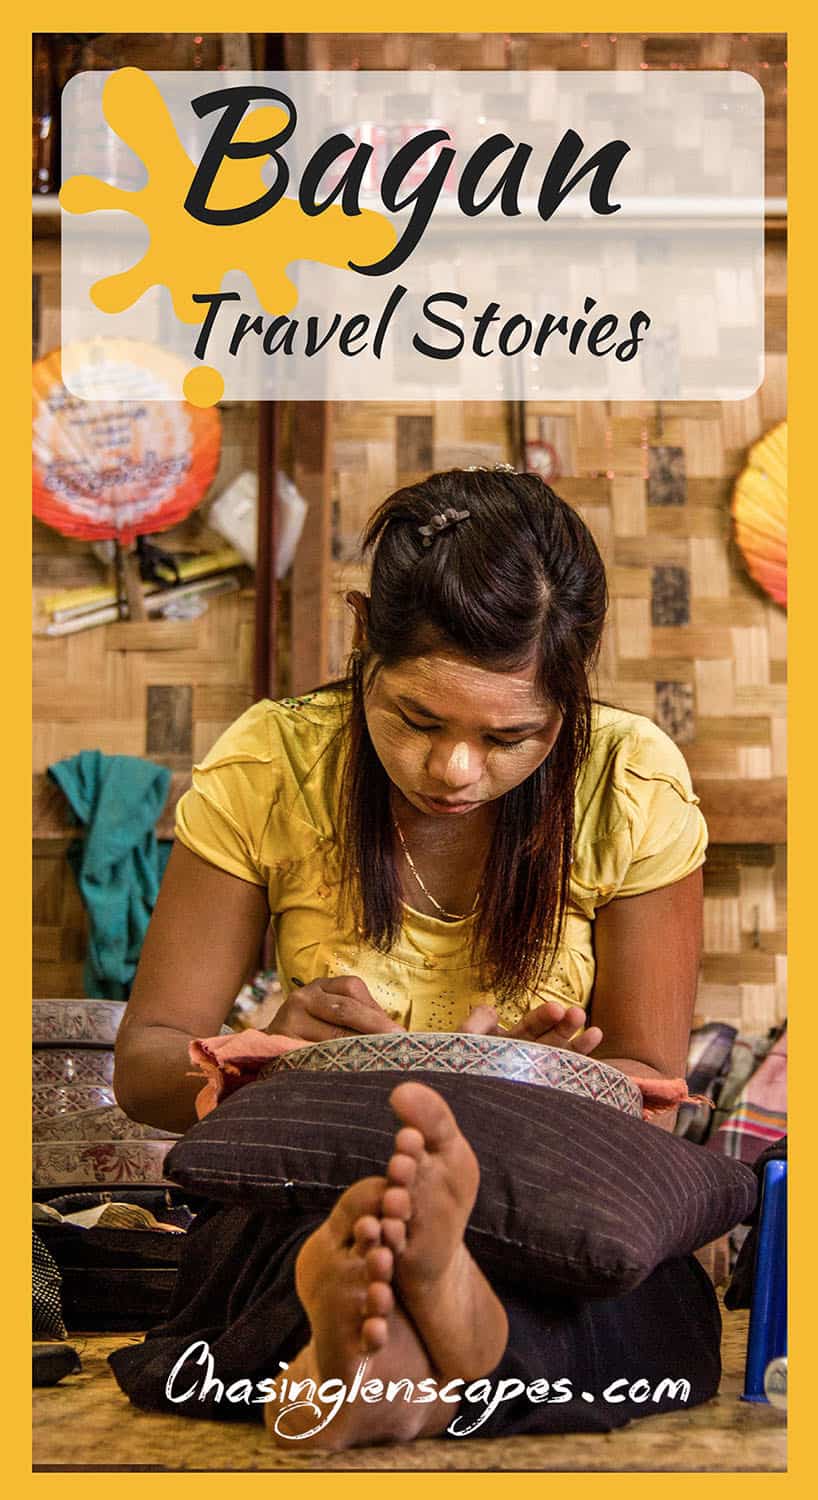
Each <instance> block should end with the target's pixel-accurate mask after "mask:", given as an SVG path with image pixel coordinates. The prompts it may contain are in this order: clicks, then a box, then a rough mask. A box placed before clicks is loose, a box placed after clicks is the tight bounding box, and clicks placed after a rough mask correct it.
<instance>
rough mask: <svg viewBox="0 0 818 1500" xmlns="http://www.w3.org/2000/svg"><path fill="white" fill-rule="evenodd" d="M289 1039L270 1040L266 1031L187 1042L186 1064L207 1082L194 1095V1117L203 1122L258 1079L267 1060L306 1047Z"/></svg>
mask: <svg viewBox="0 0 818 1500" xmlns="http://www.w3.org/2000/svg"><path fill="white" fill-rule="evenodd" d="M307 1046H309V1043H308V1042H302V1041H298V1040H296V1039H294V1038H293V1037H289V1036H270V1035H268V1033H267V1032H266V1031H255V1030H253V1029H252V1028H248V1029H247V1031H234V1032H233V1034H232V1035H231V1036H209V1037H205V1038H200V1039H198V1040H197V1041H195V1042H191V1043H190V1046H189V1047H188V1056H189V1057H190V1061H191V1062H192V1063H195V1064H196V1070H197V1072H199V1073H203V1074H204V1076H205V1078H206V1079H207V1082H206V1084H205V1086H204V1088H203V1089H200V1090H199V1093H198V1094H197V1095H196V1116H197V1118H198V1119H199V1120H203V1119H204V1117H205V1115H209V1114H210V1111H211V1110H212V1109H215V1108H216V1105H217V1104H220V1103H221V1101H222V1099H226V1098H227V1097H228V1096H229V1095H230V1094H234V1093H235V1092H236V1089H240V1088H242V1087H243V1085H244V1084H245V1083H252V1082H253V1080H254V1079H255V1078H257V1077H258V1075H259V1073H260V1071H261V1069H262V1068H263V1067H264V1064H265V1063H267V1062H269V1061H270V1058H271V1057H280V1056H281V1054H282V1053H283V1052H293V1051H294V1050H295V1048H297V1047H307Z"/></svg>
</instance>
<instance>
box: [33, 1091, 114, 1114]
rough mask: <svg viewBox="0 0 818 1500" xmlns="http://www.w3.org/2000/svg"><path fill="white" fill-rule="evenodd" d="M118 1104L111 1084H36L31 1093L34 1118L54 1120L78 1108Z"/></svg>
mask: <svg viewBox="0 0 818 1500" xmlns="http://www.w3.org/2000/svg"><path fill="white" fill-rule="evenodd" d="M115 1105H116V1099H115V1098H114V1091H113V1089H112V1088H111V1086H110V1084H107V1085H106V1084H98V1083H69V1084H67V1085H65V1086H64V1087H62V1088H60V1087H50V1086H49V1085H43V1084H36V1085H35V1087H34V1088H33V1090H32V1094H31V1112H32V1115H33V1116H34V1119H35V1120H37V1119H42V1120H53V1119H55V1118H58V1117H62V1116H64V1115H68V1114H75V1113H76V1112H77V1111H78V1110H79V1111H84V1110H89V1109H105V1108H113V1107H115Z"/></svg>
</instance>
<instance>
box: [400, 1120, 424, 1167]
mask: <svg viewBox="0 0 818 1500" xmlns="http://www.w3.org/2000/svg"><path fill="white" fill-rule="evenodd" d="M424 1146H425V1142H424V1139H423V1136H422V1135H421V1133H420V1131H419V1130H415V1127H414V1125H404V1126H403V1128H402V1129H401V1130H399V1131H398V1133H397V1135H396V1136H395V1150H396V1151H399V1152H400V1153H401V1155H403V1156H413V1157H414V1158H415V1160H417V1159H418V1157H419V1156H421V1155H422V1154H423V1149H424Z"/></svg>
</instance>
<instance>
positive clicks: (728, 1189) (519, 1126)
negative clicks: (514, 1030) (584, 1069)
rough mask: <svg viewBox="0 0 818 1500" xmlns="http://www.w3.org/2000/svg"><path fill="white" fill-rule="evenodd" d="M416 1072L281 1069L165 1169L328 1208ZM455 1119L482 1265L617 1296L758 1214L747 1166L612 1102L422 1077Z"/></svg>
mask: <svg viewBox="0 0 818 1500" xmlns="http://www.w3.org/2000/svg"><path fill="white" fill-rule="evenodd" d="M406 1076H407V1075H406V1074H405V1073H396V1072H373V1073H356V1074H349V1073H331V1072H326V1073H318V1072H315V1073H312V1072H301V1071H296V1070H293V1071H290V1070H282V1071H281V1072H280V1073H277V1074H275V1075H274V1076H272V1077H270V1078H268V1079H264V1080H259V1081H257V1082H255V1083H251V1084H248V1085H247V1086H246V1087H245V1088H243V1089H240V1090H239V1091H238V1092H237V1093H236V1094H234V1095H233V1096H232V1097H231V1098H229V1099H227V1100H226V1101H225V1102H224V1103H223V1104H221V1105H219V1107H218V1109H216V1110H214V1111H213V1112H212V1113H211V1114H210V1115H208V1116H206V1118H205V1119H204V1120H202V1121H200V1122H199V1124H197V1125H194V1126H193V1128H192V1129H191V1130H189V1131H188V1133H187V1135H185V1136H183V1138H182V1139H181V1140H180V1141H177V1143H176V1144H175V1146H174V1147H173V1149H172V1150H171V1153H170V1155H169V1156H168V1157H167V1159H166V1162H165V1170H166V1173H167V1176H168V1177H170V1178H171V1180H172V1181H174V1182H177V1183H179V1184H180V1185H181V1186H182V1187H185V1188H187V1189H189V1190H191V1191H193V1192H196V1193H201V1194H205V1195H207V1196H209V1197H212V1198H216V1199H219V1200H221V1201H224V1202H229V1201H234V1200H239V1201H243V1202H251V1203H258V1204H267V1205H271V1206H273V1207H276V1206H278V1207H280V1208H281V1210H282V1214H284V1213H286V1214H287V1215H288V1216H289V1212H290V1211H295V1212H302V1211H303V1212H304V1213H315V1211H316V1209H319V1210H323V1209H324V1208H326V1209H327V1210H328V1209H329V1208H330V1207H331V1205H332V1203H333V1202H334V1201H335V1199H336V1198H337V1196H338V1194H339V1193H340V1192H341V1191H342V1190H343V1189H344V1188H345V1187H348V1186H349V1184H350V1183H352V1182H356V1181H357V1180H358V1178H360V1177H368V1176H373V1175H380V1174H381V1173H383V1171H384V1169H385V1166H386V1162H387V1160H388V1158H389V1156H390V1154H391V1151H392V1142H393V1138H394V1134H395V1130H396V1129H397V1128H398V1121H397V1119H396V1117H395V1115H394V1113H393V1111H392V1109H391V1108H390V1106H389V1094H390V1093H391V1091H392V1089H393V1088H394V1087H395V1085H396V1084H398V1083H401V1082H405V1081H406ZM411 1076H412V1079H413V1080H414V1081H417V1082H424V1083H428V1084H430V1085H431V1086H432V1087H433V1088H435V1089H436V1090H437V1091H438V1093H440V1094H442V1096H443V1097H444V1099H446V1101H447V1102H448V1104H449V1105H450V1107H451V1109H452V1110H453V1112H454V1114H455V1116H456V1118H457V1120H458V1123H459V1125H460V1128H461V1130H462V1131H463V1133H464V1135H465V1136H466V1137H467V1138H468V1140H469V1141H470V1142H471V1145H472V1147H473V1149H474V1151H475V1153H476V1155H477V1158H478V1161H479V1163H480V1169H481V1183H480V1192H479V1195H478V1198H477V1202H476V1204H475V1206H474V1210H473V1212H472V1216H471V1219H470V1222H469V1228H468V1230H467V1236H466V1238H467V1243H468V1245H469V1247H470V1249H471V1250H472V1252H473V1253H474V1255H475V1257H476V1259H477V1260H478V1261H479V1262H480V1264H481V1265H483V1266H484V1268H495V1267H496V1268H497V1269H498V1270H499V1271H502V1272H506V1273H509V1274H511V1275H514V1276H515V1277H516V1276H517V1275H518V1274H523V1273H524V1274H526V1275H529V1276H534V1277H536V1278H538V1282H539V1284H542V1285H543V1286H547V1288H548V1289H549V1290H559V1291H565V1292H572V1293H582V1294H583V1295H586V1296H599V1297H610V1296H615V1295H617V1294H618V1293H620V1292H625V1291H629V1290H630V1289H631V1288H632V1287H635V1286H637V1285H638V1283H639V1282H640V1281H642V1280H643V1279H644V1277H646V1276H647V1275H649V1273H650V1272H651V1271H652V1270H653V1269H654V1267H656V1266H657V1265H659V1264H660V1263H661V1262H662V1261H664V1260H667V1259H668V1258H669V1257H671V1256H678V1255H684V1254H687V1253H689V1252H690V1251H692V1250H696V1249H698V1248H699V1246H701V1245H704V1244H707V1242H708V1241H710V1240H713V1239H716V1238H717V1237H718V1236H719V1235H721V1234H724V1233H725V1232H726V1231H727V1230H728V1229H731V1228H732V1227H733V1225H734V1224H738V1223H740V1222H741V1221H742V1220H743V1219H745V1218H746V1216H747V1214H748V1213H750V1212H751V1210H752V1207H753V1204H754V1202H755V1196H756V1179H755V1176H754V1174H753V1172H752V1171H751V1169H750V1168H749V1167H746V1166H744V1165H743V1164H742V1163H740V1162H736V1161H731V1160H729V1159H727V1158H723V1157H718V1156H715V1155H714V1154H713V1153H712V1152H709V1151H705V1150H703V1148H702V1147H700V1146H694V1145H691V1144H690V1142H688V1141H684V1140H678V1139H676V1138H675V1137H674V1136H672V1135H669V1134H668V1133H667V1132H666V1131H664V1130H660V1129H659V1128H658V1127H657V1126H656V1125H649V1124H646V1123H644V1122H643V1121H641V1120H635V1119H632V1118H630V1117H628V1116H627V1115H624V1114H621V1113H620V1112H619V1111H617V1110H615V1109H612V1108H610V1107H609V1106H608V1105H606V1104H598V1103H593V1102H591V1101H589V1100H587V1099H582V1098H577V1097H576V1096H575V1095H572V1094H569V1093H564V1092H562V1091H561V1090H558V1089H550V1088H542V1087H538V1086H536V1085H534V1084H528V1083H518V1082H511V1081H509V1080H506V1079H501V1078H481V1077H474V1076H470V1075H467V1074H461V1075H449V1074H445V1073H437V1072H436V1073H425V1072H424V1073H421V1072H413V1073H412V1075H411Z"/></svg>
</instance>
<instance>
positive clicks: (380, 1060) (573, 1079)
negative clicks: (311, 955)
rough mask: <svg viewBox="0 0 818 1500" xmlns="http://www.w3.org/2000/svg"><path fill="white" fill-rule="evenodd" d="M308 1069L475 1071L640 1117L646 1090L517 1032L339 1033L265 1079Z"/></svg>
mask: <svg viewBox="0 0 818 1500" xmlns="http://www.w3.org/2000/svg"><path fill="white" fill-rule="evenodd" d="M294 1068H295V1069H304V1070H305V1071H307V1072H320V1073H324V1072H338V1073H370V1072H384V1071H388V1070H395V1071H398V1070H399V1071H406V1072H423V1071H425V1072H436V1073H469V1074H471V1075H473V1076H474V1075H477V1076H479V1077H482V1078H509V1079H514V1080H515V1081H517V1082H518V1083H534V1084H540V1085H541V1086H542V1087H544V1088H552V1089H563V1090H565V1091H566V1092H568V1093H571V1094H578V1095H580V1096H581V1097H582V1098H585V1099H591V1100H593V1101H594V1102H595V1103H597V1104H609V1105H611V1106H612V1108H613V1109H618V1110H620V1111H621V1112H622V1113H623V1114H626V1115H633V1116H634V1117H635V1118H637V1119H641V1118H642V1095H641V1093H640V1092H639V1089H638V1087H637V1085H636V1084H635V1083H634V1082H633V1080H632V1079H631V1078H628V1077H626V1075H625V1074H624V1073H620V1072H619V1070H618V1068H610V1067H608V1066H607V1064H606V1063H603V1062H596V1061H595V1060H594V1059H593V1058H592V1057H582V1056H581V1055H580V1054H579V1053H578V1052H567V1051H565V1050H564V1049H563V1048H561V1047H548V1046H546V1045H545V1044H544V1043H542V1042H521V1041H518V1040H517V1039H516V1038H514V1037H500V1036H475V1035H472V1034H471V1033H469V1032H440V1031H412V1032H384V1033H379V1034H377V1035H373V1036H349V1037H347V1036H344V1037H337V1038H336V1039H335V1040H334V1041H331V1042H315V1043H312V1044H311V1045H310V1046H308V1047H298V1048H296V1049H295V1050H294V1051H292V1052H286V1053H284V1054H283V1056H281V1057H277V1058H274V1059H273V1060H272V1061H271V1062H269V1063H267V1064H266V1066H265V1067H264V1069H263V1070H262V1072H261V1075H260V1076H261V1077H262V1078H269V1077H270V1076H271V1074H273V1073H277V1072H282V1071H285V1070H292V1069H294Z"/></svg>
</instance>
